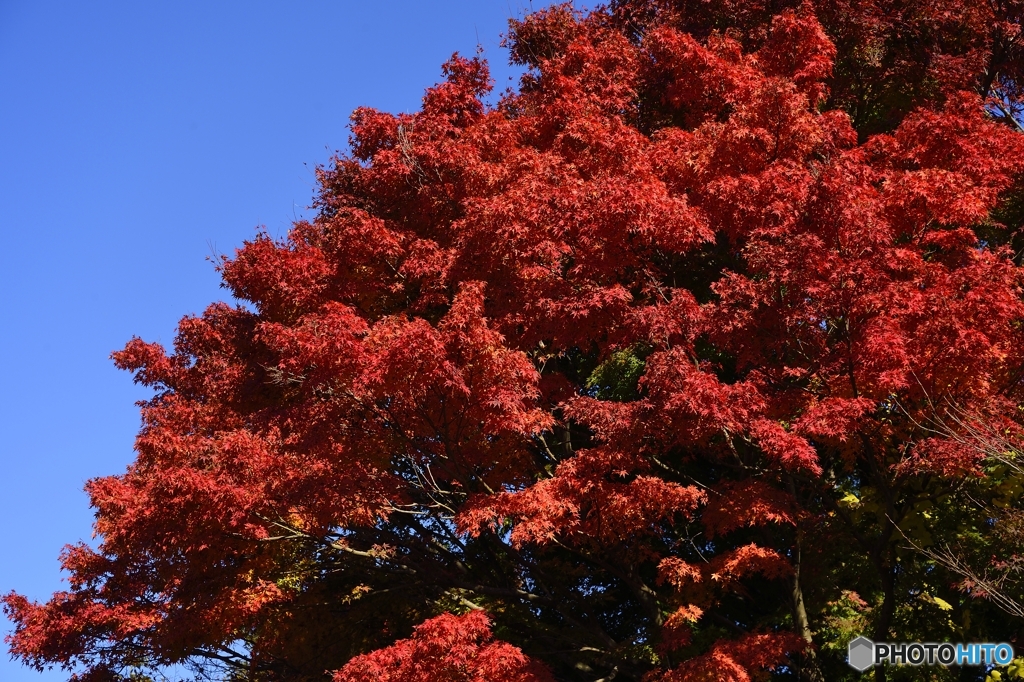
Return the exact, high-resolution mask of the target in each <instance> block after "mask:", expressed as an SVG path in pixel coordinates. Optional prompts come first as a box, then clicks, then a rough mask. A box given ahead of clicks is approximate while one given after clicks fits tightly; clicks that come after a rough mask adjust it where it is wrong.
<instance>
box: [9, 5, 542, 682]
mask: <svg viewBox="0 0 1024 682" xmlns="http://www.w3.org/2000/svg"><path fill="white" fill-rule="evenodd" d="M546 4H548V3H547V2H537V3H534V8H537V7H540V6H542V5H546ZM529 6H530V5H529V3H528V2H527V1H526V0H460V1H455V0H444V1H432V2H422V1H419V2H417V1H415V0H404V1H401V2H399V1H397V0H392V1H383V0H379V1H377V2H371V3H366V2H358V3H357V2H353V1H350V0H333V1H330V2H329V1H326V0H319V1H314V0H293V1H289V2H283V1H279V2H255V1H253V0H248V1H246V2H241V1H236V0H232V1H230V2H228V1H223V2H185V1H181V0H178V1H175V2H170V1H160V2H129V1H127V0H116V1H103V2H70V1H65V2H48V1H46V0H0V231H2V236H3V247H2V250H0V282H2V296H0V354H2V361H3V365H2V368H0V438H2V440H0V463H2V466H3V469H2V474H0V475H2V487H0V518H2V519H3V521H4V523H3V527H4V534H3V540H2V545H0V591H3V592H6V591H9V590H11V589H15V590H17V591H19V592H22V593H24V594H27V595H28V596H30V597H32V598H35V599H44V598H46V597H47V596H48V595H49V594H50V593H52V592H53V591H54V590H57V589H61V587H62V583H61V575H60V572H59V567H58V563H57V556H58V553H59V551H60V548H61V547H62V546H63V545H64V544H65V543H68V542H74V541H76V540H78V539H88V538H89V536H90V533H91V527H90V524H91V522H92V512H91V510H90V509H89V508H88V506H87V501H86V497H85V495H84V493H83V492H82V485H83V483H84V482H85V481H86V480H87V479H89V478H91V477H94V476H99V475H107V474H114V473H118V472H120V471H122V470H123V469H124V467H125V465H127V464H128V463H129V462H130V461H131V459H132V456H133V453H132V440H133V437H134V434H135V431H136V430H137V427H138V424H139V421H138V413H137V410H136V408H135V406H134V402H135V401H136V400H139V399H141V398H143V397H145V396H146V393H145V391H143V390H141V389H139V388H137V387H135V386H133V384H132V382H131V377H130V375H128V374H125V373H121V372H118V371H117V370H115V369H114V368H113V366H112V365H111V363H110V361H109V360H108V356H109V354H110V352H111V351H112V350H115V349H117V348H120V347H121V346H122V345H123V344H124V343H125V342H126V341H127V340H128V339H129V338H130V337H131V336H132V335H133V334H137V335H139V336H141V337H143V338H145V339H147V340H155V341H161V342H163V343H165V344H166V343H168V342H169V341H170V340H171V339H172V338H173V333H174V327H175V325H176V323H177V320H178V319H179V318H180V317H181V316H182V315H184V314H187V313H197V312H200V311H202V309H203V308H204V307H205V306H206V305H207V304H208V303H209V302H211V301H213V300H218V299H220V298H222V297H223V296H224V293H225V292H224V291H223V290H221V289H220V288H219V286H218V285H219V280H218V278H217V276H216V273H215V272H214V271H213V268H212V266H211V265H210V263H208V262H207V261H206V260H205V259H206V257H207V256H208V255H209V254H210V253H211V250H213V249H215V250H216V251H218V252H224V253H231V252H232V250H233V249H234V248H235V247H236V246H238V245H240V244H241V242H242V240H243V239H246V238H248V237H250V236H252V235H253V234H254V233H255V230H256V228H257V227H258V226H260V225H263V226H265V227H266V228H267V229H268V230H269V231H270V232H271V233H272V234H283V233H284V232H285V231H286V230H287V229H288V227H289V224H290V222H291V221H292V220H293V218H294V217H295V216H298V215H301V214H302V213H303V211H304V210H305V208H306V207H307V206H308V205H309V203H310V199H311V197H312V190H313V174H312V169H313V167H314V166H315V165H316V164H318V163H324V162H326V161H327V160H328V158H329V156H330V154H331V152H332V151H333V150H337V149H344V148H345V145H346V143H347V138H348V130H347V127H346V126H347V123H348V115H349V113H350V112H351V111H352V109H354V108H355V107H356V106H359V105H369V106H374V107H377V108H380V109H385V110H389V111H410V110H414V109H416V108H417V107H418V104H419V100H420V97H421V95H422V93H423V89H424V88H425V87H428V86H430V85H431V84H433V83H434V82H436V81H437V80H438V79H439V75H440V65H441V63H442V62H443V61H445V59H447V58H448V56H450V55H451V53H452V52H453V51H456V50H458V51H460V52H462V53H463V54H472V53H473V51H474V50H475V48H476V45H477V43H478V42H479V44H481V45H482V46H483V48H484V50H485V56H487V57H488V58H489V59H490V61H491V65H492V72H493V74H494V76H495V80H496V81H497V84H498V88H499V89H502V88H504V87H505V86H507V85H509V84H511V83H512V81H510V80H509V76H510V75H513V74H514V71H513V70H512V69H510V67H509V66H508V65H507V53H506V52H505V51H504V50H502V49H501V48H500V47H499V46H498V43H499V39H500V38H499V36H500V34H501V33H502V32H504V31H505V30H506V26H507V20H508V18H509V17H510V16H513V15H520V14H521V13H522V11H523V10H524V9H526V8H528V7H529ZM2 625H3V629H4V631H5V632H6V631H9V629H10V624H9V623H7V622H6V621H2ZM4 651H6V647H5V648H4ZM65 678H66V675H65V674H62V673H60V672H59V671H51V672H48V673H44V674H39V673H35V672H33V671H30V670H28V669H25V668H22V667H21V666H20V665H19V664H17V663H14V662H10V661H8V659H7V656H6V655H2V656H0V680H3V681H4V682H22V681H28V680H31V681H34V682H40V681H42V680H62V679H65Z"/></svg>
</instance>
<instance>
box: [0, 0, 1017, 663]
mask: <svg viewBox="0 0 1024 682" xmlns="http://www.w3.org/2000/svg"><path fill="white" fill-rule="evenodd" d="M1022 11H1024V3H1021V2H1019V1H1017V0H1006V1H1005V2H1004V1H1002V0H985V1H981V2H966V1H965V0H856V1H854V0H821V1H820V2H817V3H816V4H814V5H811V4H810V3H808V2H804V3H803V4H800V3H797V2H792V1H790V0H777V1H773V2H767V1H765V0H723V1H722V2H707V1H704V0H620V1H616V2H612V3H611V4H610V5H607V6H604V7H600V8H598V9H595V10H593V11H590V12H587V13H582V12H579V11H576V10H574V9H573V8H572V7H571V6H570V5H559V6H553V7H551V8H548V9H545V10H542V11H538V12H534V13H532V14H530V15H527V16H526V17H525V18H524V19H522V20H519V21H513V22H511V26H510V32H509V35H508V37H507V41H506V42H507V47H508V49H509V51H510V54H511V59H512V60H513V61H514V62H515V63H517V64H520V65H523V66H524V67H525V68H526V73H525V75H524V76H523V77H522V80H521V83H520V86H519V88H518V89H517V90H516V91H509V92H506V93H504V94H503V95H501V96H500V99H498V100H497V102H496V103H495V104H487V103H486V101H487V100H486V97H487V95H488V93H489V91H490V89H491V85H492V84H491V80H490V78H489V75H488V70H487V65H486V62H485V61H484V60H483V59H482V58H481V57H480V56H479V55H477V56H475V57H472V58H467V57H463V56H458V55H454V56H453V57H452V58H451V60H450V61H448V62H447V63H446V64H445V65H444V67H443V76H444V80H443V81H442V82H441V83H439V84H438V85H436V86H435V87H433V88H431V89H429V90H428V91H427V92H426V94H425V96H424V97H423V102H422V108H421V109H420V110H419V111H418V112H416V113H413V114H401V115H394V114H388V113H384V112H380V111H376V110H372V109H359V110H357V111H356V112H355V113H354V114H353V115H352V124H351V130H352V135H351V145H350V149H349V150H348V151H347V152H346V153H343V154H339V155H338V156H337V157H336V158H335V159H334V160H333V161H332V162H331V163H330V164H329V165H328V166H326V167H323V168H321V169H320V170H319V171H318V182H319V188H318V193H317V196H316V199H315V208H316V209H317V210H316V217H315V218H314V219H312V220H310V221H299V222H297V223H295V224H294V226H293V227H292V229H291V231H290V232H289V234H288V235H287V237H286V238H284V239H281V240H275V239H272V238H271V237H269V236H268V235H265V234H260V235H258V236H257V237H256V238H255V239H253V240H252V241H250V242H247V243H245V244H244V246H243V247H242V248H240V249H238V251H237V252H236V254H235V255H234V256H233V257H231V258H225V259H224V260H223V262H222V263H221V264H220V268H221V272H222V275H223V282H224V286H225V287H227V289H228V290H229V291H230V293H231V295H232V296H233V297H234V298H235V299H237V302H236V304H227V303H216V304H214V305H211V306H210V307H209V308H208V309H207V310H206V311H205V312H204V313H203V314H202V315H201V316H198V317H186V318H184V319H182V320H181V322H180V323H179V326H178V333H177V337H176V339H175V341H174V347H173V348H172V349H170V350H169V351H168V350H166V349H164V348H163V347H161V346H160V345H158V344H153V343H147V342H144V341H142V340H140V339H133V340H132V341H130V342H129V343H128V344H127V346H126V347H125V348H124V349H123V350H121V351H119V352H117V353H115V354H114V356H113V357H114V361H115V363H116V364H117V366H118V367H120V368H123V369H126V370H129V371H131V372H134V375H135V379H136V381H138V382H140V383H142V384H144V385H146V386H150V387H152V388H153V389H154V394H153V397H152V399H150V400H148V401H146V402H145V403H144V404H142V406H141V412H142V428H141V431H140V432H139V435H138V438H137V441H136V451H137V457H136V459H135V461H134V463H133V464H131V466H130V467H129V468H128V469H127V471H125V472H124V473H123V474H121V475H118V476H111V477H105V478H97V479H95V480H92V481H90V482H89V484H88V486H87V490H88V493H89V495H90V499H91V501H92V504H93V506H94V507H95V510H96V522H95V531H96V534H97V536H98V538H99V542H98V547H97V548H95V549H94V548H92V547H90V546H88V545H86V544H84V543H83V544H77V545H70V546H68V547H67V548H65V550H64V552H63V555H62V562H63V567H64V569H65V570H66V571H67V572H68V575H69V579H70V584H69V589H68V590H66V591H63V592H58V593H57V594H54V595H53V597H52V598H51V599H50V600H49V601H48V602H46V603H42V604H40V603H33V602H30V601H29V600H27V599H26V598H24V597H22V596H20V595H18V594H16V593H13V592H12V593H10V594H8V595H7V596H6V597H5V598H4V604H5V609H6V611H7V613H8V614H9V615H10V617H11V618H12V619H13V621H14V623H15V626H16V628H15V630H14V632H13V634H12V635H11V636H10V637H9V638H8V644H9V646H10V651H11V653H12V654H13V655H15V656H17V657H20V658H21V659H22V660H23V661H24V662H26V663H27V664H29V665H32V666H36V667H38V668H43V667H46V666H51V665H60V666H64V667H65V668H67V669H68V670H69V674H72V675H73V676H74V679H76V680H80V681H81V682H111V681H115V680H126V679H130V680H143V679H147V676H148V675H151V674H153V671H156V670H159V669H161V668H162V667H166V666H171V665H178V666H184V669H187V670H189V671H191V674H193V675H194V676H195V677H197V678H203V679H214V680H224V681H232V682H242V681H245V682H285V681H288V682H291V681H295V682H306V681H310V682H312V681H315V680H330V679H332V678H333V680H334V682H355V681H356V680H366V679H378V680H381V681H382V682H421V681H422V682H455V681H458V682H464V681H465V682H470V681H472V682H484V681H498V680H523V681H529V682H538V681H545V682H548V681H553V680H565V681H576V680H579V681H587V682H594V681H598V680H605V681H610V680H612V679H614V680H619V681H623V680H634V681H639V680H644V681H645V682H696V681H698V680H735V681H740V682H747V681H749V680H761V679H767V678H772V679H804V680H822V679H828V680H847V679H848V680H852V679H855V678H859V675H857V674H856V673H854V671H852V670H850V669H849V668H848V667H847V666H846V663H845V654H846V643H847V641H848V640H849V639H850V638H851V637H853V636H855V635H858V634H864V635H866V636H868V637H871V638H872V639H876V640H889V639H898V640H919V641H971V640H988V641H1004V640H1009V641H1015V642H1021V641H1022V640H1020V639H1018V638H1020V637H1021V636H1022V635H1024V621H1022V620H1021V618H1022V617H1024V612H1021V611H1020V604H1021V603H1022V601H1024V600H1022V598H1021V595H1022V594H1024V588H1022V586H1021V581H1020V567H1021V565H1022V563H1021V562H1022V560H1021V558H1020V557H1021V556H1024V514H1022V513H1021V512H1020V511H1019V504H1020V501H1021V495H1022V492H1024V471H1022V469H1021V461H1024V460H1021V458H1020V457H1018V450H1017V445H1016V444H1017V443H1019V432H1020V425H1021V423H1022V414H1021V410H1022V409H1024V326H1022V323H1024V298H1022V288H1021V286H1022V279H1024V270H1022V268H1021V266H1020V264H1019V259H1018V258H1017V256H1016V251H1017V250H1018V249H1020V247H1021V246H1022V244H1021V243H1020V241H1019V228H1020V227H1021V226H1022V224H1024V184H1022V182H1021V179H1020V177H1021V172H1022V171H1024V134H1022V132H1021V127H1020V124H1019V123H1018V114H1019V113H1020V111H1021V106H1022V102H1024V95H1022V93H1021V92H1020V86H1019V85H1018V83H1020V82H1021V75H1022V74H1021V71H1022V69H1024V59H1022V50H1021V38H1020V18H1021V12H1022ZM1015 608H1016V609H1017V611H1015V610H1014V609H1015ZM874 674H875V676H876V679H878V680H885V679H893V680H910V679H926V676H928V677H927V679H935V680H939V679H948V680H954V679H961V680H964V679H979V678H980V676H981V675H982V671H980V670H978V669H966V668H965V669H963V670H960V669H949V670H943V669H938V668H935V669H924V668H913V669H908V668H903V669H888V670H887V669H885V668H879V669H877V670H876V671H875V673H874ZM974 675H976V676H977V677H972V676H974Z"/></svg>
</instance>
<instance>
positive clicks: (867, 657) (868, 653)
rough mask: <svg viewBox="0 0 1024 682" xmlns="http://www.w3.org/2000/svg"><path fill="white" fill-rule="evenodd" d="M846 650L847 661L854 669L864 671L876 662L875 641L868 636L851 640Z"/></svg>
mask: <svg viewBox="0 0 1024 682" xmlns="http://www.w3.org/2000/svg"><path fill="white" fill-rule="evenodd" d="M846 651H847V655H846V662H847V663H849V664H850V667H851V668H853V669H854V670H857V671H860V672H864V671H865V670H867V669H868V668H870V667H871V666H872V665H874V664H875V643H874V642H872V641H871V640H870V639H868V638H867V637H858V638H857V639H852V640H850V643H849V644H848V645H847V648H846Z"/></svg>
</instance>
